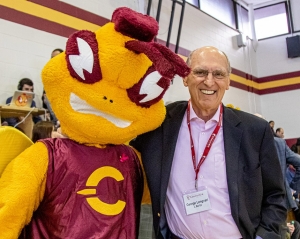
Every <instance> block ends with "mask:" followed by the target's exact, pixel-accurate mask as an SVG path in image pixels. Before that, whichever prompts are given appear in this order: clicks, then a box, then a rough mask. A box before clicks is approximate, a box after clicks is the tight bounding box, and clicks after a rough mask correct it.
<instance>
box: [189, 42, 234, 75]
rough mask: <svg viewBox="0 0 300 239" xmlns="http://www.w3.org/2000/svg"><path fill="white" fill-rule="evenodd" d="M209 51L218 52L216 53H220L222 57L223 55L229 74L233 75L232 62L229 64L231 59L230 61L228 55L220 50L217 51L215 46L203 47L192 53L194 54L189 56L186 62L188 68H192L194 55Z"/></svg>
mask: <svg viewBox="0 0 300 239" xmlns="http://www.w3.org/2000/svg"><path fill="white" fill-rule="evenodd" d="M207 51H210V52H212V51H216V52H219V53H220V56H222V55H223V56H224V59H225V61H226V62H227V71H228V74H230V73H231V66H230V62H229V59H228V57H227V55H226V54H225V53H224V52H223V51H220V50H219V49H217V48H215V47H213V46H205V47H201V48H198V49H196V50H194V51H192V52H191V53H190V54H189V56H188V58H187V60H186V64H187V65H188V66H191V62H192V58H193V55H194V54H201V53H205V52H207Z"/></svg>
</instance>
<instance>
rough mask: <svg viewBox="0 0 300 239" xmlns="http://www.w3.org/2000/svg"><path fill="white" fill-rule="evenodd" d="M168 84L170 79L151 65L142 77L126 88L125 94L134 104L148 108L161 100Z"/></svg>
mask: <svg viewBox="0 0 300 239" xmlns="http://www.w3.org/2000/svg"><path fill="white" fill-rule="evenodd" d="M169 85H170V79H167V78H165V77H162V76H161V75H160V74H159V73H158V72H157V71H156V70H155V68H154V66H151V67H150V68H149V69H148V70H147V72H146V74H145V75H144V77H143V78H142V79H141V80H140V81H139V82H138V83H137V84H135V85H134V86H133V87H131V88H130V89H128V90H127V94H128V97H129V98H130V100H131V101H133V102H134V103H135V104H136V105H138V106H142V107H146V108H148V107H150V106H151V105H153V104H155V103H157V102H158V101H160V100H161V98H162V97H163V95H164V94H165V92H166V90H167V89H168V87H169Z"/></svg>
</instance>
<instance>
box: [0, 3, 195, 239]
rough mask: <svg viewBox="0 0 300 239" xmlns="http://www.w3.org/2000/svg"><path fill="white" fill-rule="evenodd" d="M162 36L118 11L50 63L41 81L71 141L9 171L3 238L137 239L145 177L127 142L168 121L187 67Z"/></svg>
mask: <svg viewBox="0 0 300 239" xmlns="http://www.w3.org/2000/svg"><path fill="white" fill-rule="evenodd" d="M157 32H158V24H157V22H156V21H155V20H154V19H153V18H151V17H149V16H147V15H142V14H140V13H137V12H134V11H133V10H131V9H128V8H118V9H116V10H115V11H114V13H113V16H112V20H111V22H109V23H107V24H106V25H104V26H103V27H101V28H100V29H99V30H97V31H96V32H91V31H87V30H82V31H78V32H75V33H74V34H73V35H71V36H70V37H69V39H68V41H67V44H66V51H65V52H63V53H61V54H59V55H58V56H56V57H54V58H52V59H51V60H50V61H49V62H48V63H47V64H46V66H45V67H44V69H43V71H42V80H43V84H44V87H45V91H46V92H47V97H48V98H49V101H50V103H51V106H52V108H53V110H54V112H55V114H56V115H57V117H58V119H59V121H60V124H61V129H62V132H63V134H64V135H65V136H66V138H56V139H44V140H40V141H38V142H37V143H35V144H33V145H32V146H30V147H29V148H27V149H26V150H25V151H23V152H22V153H21V154H20V155H18V156H17V157H16V158H14V159H13V160H12V161H11V162H10V163H9V164H8V166H7V167H6V168H5V170H4V172H3V174H2V176H1V179H0V238H1V239H8V238H9V239H15V238H18V237H19V238H30V239H36V238H39V239H41V238H45V239H48V238H49V239H55V238H61V239H91V238H93V239H100V238H101V239H111V238H112V239H134V238H137V237H138V228H139V213H140V206H141V199H142V194H143V187H144V182H143V171H142V168H141V164H140V160H139V158H138V156H137V154H136V153H135V151H134V150H133V149H132V148H131V147H130V146H128V144H126V143H128V141H129V140H131V139H133V138H135V137H136V136H137V135H139V134H142V133H145V132H147V131H151V130H153V129H155V128H157V127H158V126H159V125H160V124H161V123H162V121H163V120H164V117H165V107H164V103H163V100H162V97H163V95H164V93H165V91H166V90H167V88H168V87H169V85H170V82H171V80H172V79H173V77H174V75H175V74H178V75H179V76H181V77H185V76H186V75H188V74H189V71H190V69H189V68H188V67H187V66H186V64H185V63H184V61H183V60H182V59H181V58H180V57H179V56H177V55H176V54H174V53H173V52H171V51H170V50H169V49H168V48H166V47H164V46H162V45H160V44H157V43H155V42H154V40H153V39H154V37H155V36H156V35H157ZM1 147H3V145H2V146H1Z"/></svg>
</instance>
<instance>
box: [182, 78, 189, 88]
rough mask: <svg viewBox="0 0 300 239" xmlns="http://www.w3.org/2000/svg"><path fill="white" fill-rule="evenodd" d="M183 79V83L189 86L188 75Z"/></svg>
mask: <svg viewBox="0 0 300 239" xmlns="http://www.w3.org/2000/svg"><path fill="white" fill-rule="evenodd" d="M182 80H183V85H184V86H185V87H187V86H188V84H187V80H188V76H186V77H183V78H182Z"/></svg>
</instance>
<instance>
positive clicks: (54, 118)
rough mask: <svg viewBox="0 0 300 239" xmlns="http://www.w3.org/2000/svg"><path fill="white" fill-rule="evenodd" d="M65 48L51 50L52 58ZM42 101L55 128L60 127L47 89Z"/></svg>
mask: <svg viewBox="0 0 300 239" xmlns="http://www.w3.org/2000/svg"><path fill="white" fill-rule="evenodd" d="M62 52H63V50H62V49H60V48H56V49H54V50H53V51H52V52H51V58H53V57H55V56H57V55H58V54H60V53H62ZM42 102H43V108H44V109H47V110H48V111H49V114H50V120H51V121H52V122H53V123H54V126H55V128H58V127H59V121H58V120H57V118H56V116H55V114H54V112H53V110H52V107H51V105H50V103H49V101H48V99H47V95H46V92H45V90H44V91H43V96H42Z"/></svg>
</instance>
